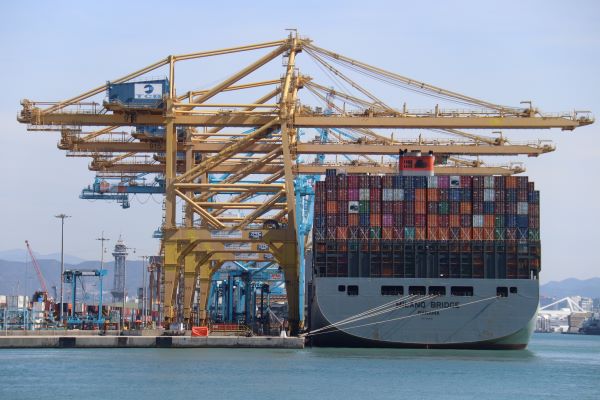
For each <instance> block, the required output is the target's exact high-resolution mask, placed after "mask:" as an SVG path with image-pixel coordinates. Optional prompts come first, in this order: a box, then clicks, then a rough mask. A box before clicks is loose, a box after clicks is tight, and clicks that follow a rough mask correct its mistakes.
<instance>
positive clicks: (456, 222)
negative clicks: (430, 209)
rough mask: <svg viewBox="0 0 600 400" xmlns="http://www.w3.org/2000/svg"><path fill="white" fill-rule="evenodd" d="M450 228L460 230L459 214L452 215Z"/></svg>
mask: <svg viewBox="0 0 600 400" xmlns="http://www.w3.org/2000/svg"><path fill="white" fill-rule="evenodd" d="M450 227H451V228H458V227H460V215H458V214H450Z"/></svg>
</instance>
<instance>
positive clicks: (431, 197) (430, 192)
mask: <svg viewBox="0 0 600 400" xmlns="http://www.w3.org/2000/svg"><path fill="white" fill-rule="evenodd" d="M427 201H439V191H438V189H434V188H429V189H427Z"/></svg>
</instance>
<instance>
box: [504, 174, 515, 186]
mask: <svg viewBox="0 0 600 400" xmlns="http://www.w3.org/2000/svg"><path fill="white" fill-rule="evenodd" d="M504 184H505V188H506V189H516V188H517V177H516V176H507V177H506V179H505V181H504Z"/></svg>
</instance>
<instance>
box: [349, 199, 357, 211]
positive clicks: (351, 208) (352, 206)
mask: <svg viewBox="0 0 600 400" xmlns="http://www.w3.org/2000/svg"><path fill="white" fill-rule="evenodd" d="M348 214H358V201H355V200H352V201H349V202H348Z"/></svg>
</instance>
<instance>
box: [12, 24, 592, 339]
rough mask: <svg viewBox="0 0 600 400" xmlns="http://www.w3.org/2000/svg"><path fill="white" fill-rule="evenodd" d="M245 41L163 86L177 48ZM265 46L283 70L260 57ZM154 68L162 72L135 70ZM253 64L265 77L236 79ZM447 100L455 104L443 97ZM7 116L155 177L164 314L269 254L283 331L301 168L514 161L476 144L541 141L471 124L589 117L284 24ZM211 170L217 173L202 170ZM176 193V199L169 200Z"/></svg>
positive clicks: (293, 288)
mask: <svg viewBox="0 0 600 400" xmlns="http://www.w3.org/2000/svg"><path fill="white" fill-rule="evenodd" d="M250 52H253V53H261V55H260V56H258V58H257V59H256V61H254V62H252V63H250V64H248V65H246V66H245V67H243V68H241V69H240V70H238V71H237V72H235V73H233V74H232V75H230V76H229V77H227V78H226V79H222V80H220V81H218V83H216V84H214V85H211V86H210V87H204V88H199V89H193V88H192V89H188V88H185V89H183V88H181V87H178V86H177V83H178V82H182V81H183V80H181V79H182V77H183V76H184V73H185V72H184V71H185V70H184V69H178V68H177V67H178V66H180V65H181V64H182V63H184V62H186V61H190V60H195V61H197V62H201V61H202V60H203V59H206V58H209V57H219V56H223V55H231V54H246V53H250ZM301 54H304V55H306V56H307V59H309V60H311V61H312V62H313V64H308V65H306V66H303V67H302V68H305V67H306V70H309V69H310V68H311V67H314V66H316V69H315V71H314V73H312V72H311V75H308V74H306V75H305V74H304V73H301V72H300V71H301V70H300V68H301V62H300V60H301V58H300V57H299V56H300V55H301ZM278 59H280V60H283V63H282V65H283V67H282V68H283V71H280V70H278V69H277V68H276V67H275V66H274V65H273V64H274V63H272V61H274V60H278ZM159 71H162V72H163V73H164V74H165V78H164V79H159V80H157V79H154V78H149V74H150V73H152V74H156V73H159ZM259 72H260V74H259ZM303 72H304V69H303ZM180 73H181V74H182V75H181V76H180V75H179V74H180ZM266 74H269V76H270V77H275V79H270V80H258V81H249V80H246V78H248V77H249V76H251V75H260V76H262V77H264V76H265V75H266ZM103 78H104V77H103ZM176 79H177V81H176ZM202 79H203V80H206V76H203V78H202ZM322 79H326V80H328V82H332V84H333V87H332V86H331V85H329V84H327V83H325V82H323V81H322ZM100 80H101V81H106V80H105V79H102V78H101V79H100ZM186 81H189V80H186ZM371 84H373V85H377V87H379V88H381V87H382V86H383V87H385V90H383V91H382V92H377V93H376V91H375V90H374V89H369V88H368V87H369V86H368V85H371ZM303 89H305V90H303ZM265 91H266V93H265ZM105 93H107V94H108V96H107V98H106V99H104V100H101V99H100V97H101V96H103V95H104V94H105ZM419 96H421V97H427V98H428V99H434V100H435V101H436V102H438V103H437V104H433V105H432V106H431V108H430V109H427V110H422V109H411V108H409V107H408V106H407V103H408V102H410V101H411V99H414V98H415V97H419ZM388 99H401V101H402V100H404V101H403V103H402V104H397V100H395V101H394V103H393V104H392V103H391V102H390V101H389V100H388ZM314 100H316V101H317V104H316V105H315V103H314ZM457 104H458V105H459V106H460V107H461V108H460V109H457V108H447V107H450V106H452V105H457ZM323 105H325V107H326V109H327V112H325V111H324V109H323ZM18 120H19V121H20V122H22V123H24V124H27V126H28V129H29V130H33V131H57V132H60V135H61V139H60V143H59V148H60V149H62V150H65V151H67V155H69V156H72V157H90V158H91V159H92V162H91V164H90V169H91V170H94V171H99V172H100V173H105V174H115V175H119V174H121V175H123V176H131V175H132V174H140V173H145V174H158V175H160V176H161V179H162V178H164V196H165V201H164V222H163V226H162V235H163V238H162V249H163V250H162V251H163V255H164V265H163V268H162V271H163V273H164V316H165V321H166V322H183V323H186V324H188V325H190V324H191V323H192V321H195V320H199V321H201V323H206V322H207V318H208V316H207V310H208V308H207V302H208V298H209V287H210V282H211V276H213V275H214V274H215V273H216V272H217V271H218V269H219V268H220V266H222V265H223V264H224V263H225V262H228V261H256V260H261V261H265V260H273V261H275V262H276V263H277V264H278V265H279V267H280V268H281V269H282V271H283V272H284V279H285V290H286V295H287V299H288V322H289V326H290V328H291V331H292V334H296V333H297V332H298V330H299V329H301V328H302V325H303V304H304V300H303V285H301V284H300V282H301V277H303V276H304V270H303V263H301V262H300V259H301V258H303V257H304V254H302V246H299V243H300V242H302V243H303V244H309V242H310V241H309V240H306V239H307V238H308V237H309V236H310V229H307V228H310V226H309V227H307V226H306V224H305V222H306V218H305V215H301V214H304V213H310V207H303V206H298V204H297V201H298V200H297V197H299V196H308V195H310V191H309V190H306V185H305V184H303V182H302V179H301V177H302V176H304V175H308V176H320V175H322V174H324V173H325V170H327V169H331V168H335V169H338V170H343V171H345V172H347V173H375V174H380V173H392V172H394V171H395V159H394V157H395V156H397V155H398V153H399V151H400V150H408V151H423V152H428V151H433V152H434V153H435V154H436V156H439V157H437V158H438V160H439V162H440V163H439V164H438V165H436V166H435V169H436V173H437V174H449V175H462V174H464V175H473V174H485V175H490V174H491V175H497V174H505V175H506V174H513V173H519V172H522V171H523V168H522V167H521V166H511V165H509V166H508V167H507V166H506V165H501V166H487V164H486V163H485V162H483V161H480V160H479V159H478V157H498V156H505V155H527V156H533V157H535V156H538V155H542V154H545V153H547V152H550V151H552V150H554V146H553V145H551V144H549V143H546V142H535V143H524V144H520V143H518V142H515V141H513V140H512V139H510V138H508V137H506V136H505V135H504V134H503V135H502V136H499V137H493V136H487V135H479V134H475V133H472V132H471V131H472V130H493V131H498V130H503V131H506V130H513V131H515V130H519V129H551V128H558V129H561V130H563V131H572V130H574V129H576V128H579V127H582V126H585V125H589V124H591V123H593V121H594V119H593V117H592V116H591V115H590V113H589V112H581V111H573V112H570V113H559V114H548V113H543V112H542V111H540V110H538V109H537V108H535V107H533V106H532V105H531V103H528V105H527V106H526V107H523V106H517V107H514V106H504V105H500V104H496V103H493V102H489V101H484V100H480V99H477V98H474V97H471V96H467V95H463V94H460V93H458V92H454V91H450V90H447V89H443V88H441V87H437V86H434V85H431V84H428V83H425V82H422V81H420V80H415V79H412V78H408V77H405V76H403V75H400V74H397V73H394V72H390V71H387V70H384V69H381V68H379V67H375V66H372V65H370V64H367V63H364V62H361V61H359V60H356V59H352V58H349V57H347V56H344V55H341V54H338V53H336V52H333V51H330V50H327V49H324V48H321V47H319V46H317V45H315V44H314V43H313V41H312V40H310V39H308V38H304V37H301V36H299V35H298V34H297V33H292V34H290V36H288V37H286V38H284V39H283V40H277V41H271V42H265V43H258V44H252V45H247V46H239V47H232V48H227V49H220V50H212V51H202V52H196V53H188V54H179V55H169V56H167V57H165V58H162V59H160V60H158V61H157V62H155V63H153V64H151V65H148V66H147V67H144V68H142V69H139V70H137V71H134V72H132V73H129V74H126V75H125V76H123V77H121V78H118V79H115V80H112V81H110V82H109V83H108V84H102V85H100V86H97V87H95V88H93V89H91V90H88V91H86V92H84V93H82V94H81V95H78V96H75V97H72V98H70V99H67V100H63V101H58V102H37V101H31V100H23V101H22V110H21V112H20V114H19V116H18ZM319 129H328V130H330V133H329V138H330V139H331V140H328V141H326V142H325V141H320V140H318V137H319V134H318V132H317V133H316V134H313V136H312V137H311V136H310V135H304V137H301V136H300V130H303V131H307V132H308V131H311V132H314V131H318V130H319ZM392 129H395V130H400V131H403V132H409V135H410V136H411V138H410V139H402V140H400V139H398V138H397V137H395V134H390V130H392ZM465 130H467V131H468V132H467V131H465ZM346 133H347V134H348V135H346ZM422 133H424V134H444V135H450V136H452V139H448V140H442V139H438V138H435V139H431V138H425V137H423V136H422ZM336 135H337V136H336ZM315 139H317V140H315ZM338 156H347V157H348V158H344V160H343V161H341V160H338V159H337V157H338ZM311 157H312V158H317V159H318V161H317V162H311V161H310V160H311ZM465 157H467V158H465ZM468 157H476V158H475V159H471V158H468ZM215 174H225V176H226V177H225V178H224V179H223V180H221V181H219V182H214V181H213V180H212V179H213V178H214V176H215ZM178 202H181V203H182V204H184V205H185V207H184V209H183V211H182V210H180V209H179V207H178V206H177V204H178ZM302 224H303V226H301V225H302ZM300 228H302V229H300ZM240 249H243V250H240ZM194 293H199V295H198V296H195V295H194ZM179 310H181V312H179Z"/></svg>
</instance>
